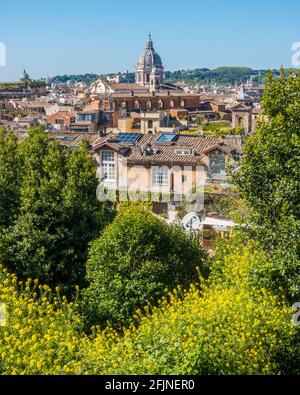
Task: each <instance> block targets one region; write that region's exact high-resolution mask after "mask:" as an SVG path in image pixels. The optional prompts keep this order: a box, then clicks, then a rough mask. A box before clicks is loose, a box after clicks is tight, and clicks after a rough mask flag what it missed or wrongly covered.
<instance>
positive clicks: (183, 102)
mask: <svg viewBox="0 0 300 395" xmlns="http://www.w3.org/2000/svg"><path fill="white" fill-rule="evenodd" d="M180 107H185V100H183V99H182V100H181V102H180Z"/></svg>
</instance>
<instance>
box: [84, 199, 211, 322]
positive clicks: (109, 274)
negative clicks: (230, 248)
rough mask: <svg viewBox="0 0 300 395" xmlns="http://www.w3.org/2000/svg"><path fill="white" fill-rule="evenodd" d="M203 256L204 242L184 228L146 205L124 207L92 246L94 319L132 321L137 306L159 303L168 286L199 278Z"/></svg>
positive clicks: (89, 293) (88, 309)
mask: <svg viewBox="0 0 300 395" xmlns="http://www.w3.org/2000/svg"><path fill="white" fill-rule="evenodd" d="M203 258H204V253H203V252H202V251H201V250H200V249H199V246H198V244H197V243H196V242H195V241H194V240H192V239H190V238H189V236H187V235H186V234H185V233H183V232H182V231H181V230H180V229H179V228H177V227H172V226H168V225H167V224H165V223H164V222H163V221H161V220H159V219H157V218H155V217H154V216H153V215H152V214H151V213H150V212H148V211H146V210H145V209H143V208H140V207H132V208H129V209H126V210H124V211H121V212H120V213H119V214H118V216H117V217H116V219H115V220H114V222H113V223H112V224H111V225H109V226H108V227H107V228H106V229H105V231H104V232H103V234H102V235H101V237H100V238H99V239H98V240H96V241H94V242H93V243H92V244H91V248H90V251H89V259H88V262H87V279H88V281H89V287H88V289H87V290H85V291H84V300H83V307H84V311H85V313H86V315H87V316H88V317H89V323H98V324H105V323H106V321H110V322H111V323H113V324H115V325H122V324H127V323H128V322H129V321H130V318H131V317H132V315H133V314H134V312H135V310H136V309H138V308H140V307H142V306H144V305H147V304H148V303H155V302H156V301H157V300H158V299H159V298H160V297H161V296H162V295H163V294H164V293H165V289H166V288H170V289H173V288H174V287H175V286H177V285H178V284H181V285H182V286H183V287H187V286H188V285H189V284H190V283H191V282H193V281H195V280H197V278H198V273H197V269H196V267H197V266H200V267H201V269H203Z"/></svg>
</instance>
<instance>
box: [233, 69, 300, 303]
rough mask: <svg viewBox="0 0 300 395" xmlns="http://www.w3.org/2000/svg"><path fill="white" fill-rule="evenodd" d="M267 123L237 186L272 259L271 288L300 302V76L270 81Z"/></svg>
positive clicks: (251, 144) (250, 145) (250, 147)
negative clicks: (279, 290)
mask: <svg viewBox="0 0 300 395" xmlns="http://www.w3.org/2000/svg"><path fill="white" fill-rule="evenodd" d="M262 105H263V108H264V111H265V118H264V119H263V120H262V121H261V123H260V125H259V127H258V129H257V130H256V133H255V134H254V135H253V136H252V137H250V138H249V139H248V141H247V143H246V146H245V148H244V154H245V155H244V158H243V160H242V162H241V167H240V170H239V172H238V173H237V175H236V177H235V181H236V183H237V184H238V186H239V188H240V192H241V194H242V196H243V197H244V198H245V199H246V201H247V202H248V204H249V205H250V207H251V208H252V217H251V227H250V228H251V230H252V231H253V232H252V235H254V237H256V239H259V240H260V241H261V243H262V245H263V246H264V248H265V249H266V251H268V253H269V254H270V255H271V256H272V257H273V264H272V265H271V266H269V267H268V268H266V270H267V271H268V272H269V278H271V279H272V281H271V282H272V284H273V285H274V283H276V284H277V286H278V287H279V286H282V287H285V289H286V292H287V294H288V295H289V297H290V298H291V299H294V298H298V297H299V296H300V281H299V278H300V244H299V239H300V199H299V196H300V129H299V124H300V75H299V73H292V74H290V75H288V76H287V75H286V73H285V72H284V71H283V70H282V72H281V77H280V78H279V79H275V80H272V78H271V77H270V81H269V83H268V85H267V87H266V92H265V95H264V98H263V101H262Z"/></svg>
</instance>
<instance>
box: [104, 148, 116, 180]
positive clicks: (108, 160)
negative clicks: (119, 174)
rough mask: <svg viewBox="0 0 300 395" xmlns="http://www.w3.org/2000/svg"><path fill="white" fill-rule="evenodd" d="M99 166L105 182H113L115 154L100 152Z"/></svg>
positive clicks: (112, 152)
mask: <svg viewBox="0 0 300 395" xmlns="http://www.w3.org/2000/svg"><path fill="white" fill-rule="evenodd" d="M101 166H102V175H103V178H104V179H105V180H107V181H115V177H116V170H115V153H114V151H101Z"/></svg>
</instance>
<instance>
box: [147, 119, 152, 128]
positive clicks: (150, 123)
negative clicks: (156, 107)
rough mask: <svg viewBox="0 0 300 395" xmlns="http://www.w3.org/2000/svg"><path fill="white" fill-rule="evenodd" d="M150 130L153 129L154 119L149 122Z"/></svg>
mask: <svg viewBox="0 0 300 395" xmlns="http://www.w3.org/2000/svg"><path fill="white" fill-rule="evenodd" d="M148 129H153V121H152V119H149V121H148Z"/></svg>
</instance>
